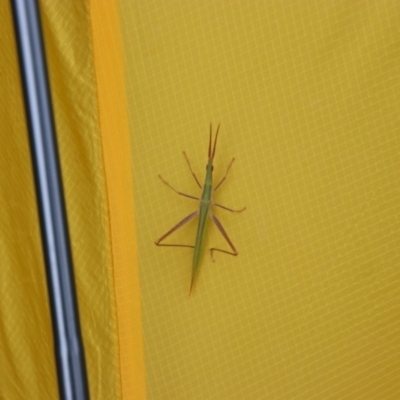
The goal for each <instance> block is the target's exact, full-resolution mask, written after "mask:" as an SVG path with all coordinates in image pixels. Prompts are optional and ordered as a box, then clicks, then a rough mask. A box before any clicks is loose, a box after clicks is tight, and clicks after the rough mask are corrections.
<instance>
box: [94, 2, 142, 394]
mask: <svg viewBox="0 0 400 400" xmlns="http://www.w3.org/2000/svg"><path fill="white" fill-rule="evenodd" d="M89 6H90V15H91V24H92V33H93V49H94V50H93V51H94V67H95V73H96V80H97V89H98V103H99V121H100V130H101V132H100V134H101V138H102V143H103V152H104V167H105V174H106V182H107V196H108V201H109V214H110V215H109V220H110V233H111V248H112V262H113V269H114V278H115V280H114V283H115V298H116V310H117V329H118V332H117V334H118V341H119V359H120V375H121V393H122V399H133V398H134V399H145V397H146V383H145V368H144V359H143V341H142V326H141V314H140V296H139V271H138V261H137V247H136V246H137V244H136V243H137V241H136V231H135V219H134V199H133V185H132V183H133V180H132V169H131V168H132V160H131V152H130V142H129V126H128V115H127V112H128V111H127V100H126V93H125V80H124V58H123V45H122V37H121V32H120V26H119V19H118V4H117V1H115V0H107V1H97V0H96V1H90V2H89Z"/></svg>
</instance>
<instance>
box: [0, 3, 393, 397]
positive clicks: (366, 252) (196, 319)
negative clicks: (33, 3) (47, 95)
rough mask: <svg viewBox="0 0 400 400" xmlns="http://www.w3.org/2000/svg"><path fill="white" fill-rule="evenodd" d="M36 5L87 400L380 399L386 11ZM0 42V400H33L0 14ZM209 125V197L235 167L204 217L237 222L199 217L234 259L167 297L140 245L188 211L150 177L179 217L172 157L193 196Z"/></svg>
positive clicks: (37, 334)
mask: <svg viewBox="0 0 400 400" xmlns="http://www.w3.org/2000/svg"><path fill="white" fill-rule="evenodd" d="M40 5H41V15H42V22H43V26H44V35H45V45H46V52H47V56H48V63H49V71H50V77H51V86H52V96H53V101H54V106H55V114H56V123H57V132H58V141H59V148H60V155H61V161H62V171H63V179H64V185H65V190H66V199H67V208H68V220H69V224H70V231H71V238H72V246H73V255H74V264H75V275H76V280H77V289H78V300H79V309H80V316H81V324H82V331H83V339H84V345H85V350H86V361H87V367H88V374H89V385H90V392H91V396H92V398H94V399H133V398H135V399H136V398H142V399H144V398H147V399H151V400H154V399H160V400H161V399H162V400H165V399H171V400H179V399H199V400H200V399H202V400H203V399H207V400H208V399H270V398H272V399H312V398H316V399H363V400H364V399H376V398H379V399H398V398H399V397H400V383H399V379H398V374H399V370H400V341H399V340H398V337H399V332H400V322H399V320H400V318H399V317H400V308H399V298H400V286H399V283H400V268H399V267H400V251H399V248H400V247H399V237H400V217H399V215H400V190H399V183H400V182H399V181H400V176H399V172H398V171H399V170H400V140H399V134H398V132H399V126H400V116H399V111H398V110H399V106H400V82H399V72H400V71H399V57H400V56H399V54H400V53H399V43H400V41H399V26H400V24H399V23H400V5H398V4H397V3H396V2H392V1H381V2H356V3H355V2H339V1H337V2H245V1H242V2H224V1H212V2H187V1H179V0H178V1H169V2H168V1H167V2H159V1H154V0H150V1H143V2H140V1H132V2H125V1H120V2H117V1H94V0H91V1H88V2H73V1H71V2H61V3H60V2H53V1H50V0H46V1H41V2H40ZM0 20H1V22H2V25H1V30H2V35H1V37H2V57H0V71H1V72H2V77H4V78H3V79H2V84H1V90H2V92H1V93H2V96H0V99H1V100H0V101H1V102H2V105H1V107H0V113H1V114H0V138H1V144H2V150H3V151H2V156H1V157H0V168H1V170H2V171H3V173H2V174H1V175H0V179H1V184H0V191H1V192H0V209H1V210H2V211H1V212H0V224H1V225H0V226H1V230H0V235H1V236H0V237H1V240H0V257H1V262H2V267H1V268H0V285H1V298H0V299H1V300H0V313H1V318H0V359H1V361H0V376H3V377H5V376H6V377H7V379H6V380H5V381H4V382H2V385H0V398H5V399H26V398H29V399H43V398H49V399H53V398H57V386H56V375H55V366H54V361H53V352H52V333H51V323H50V315H49V311H48V304H47V291H46V285H45V275H44V270H43V261H42V254H41V244H40V236H39V228H38V220H37V213H36V205H35V194H34V186H33V180H32V173H31V163H30V155H29V148H28V143H27V134H26V126H25V117H24V111H23V102H22V98H21V88H20V83H19V71H18V66H17V59H16V54H15V41H14V37H13V29H12V24H11V17H10V9H9V5H8V3H7V2H0ZM210 122H213V124H214V126H216V124H217V123H221V131H220V137H219V142H218V148H217V153H216V160H215V171H214V172H215V179H216V180H218V179H221V177H222V176H223V174H224V173H225V170H226V167H227V165H228V164H229V162H230V160H231V158H232V157H235V158H236V161H235V163H234V164H233V166H232V170H231V171H230V174H229V176H228V178H227V180H226V182H224V184H223V186H222V187H221V188H220V189H219V190H218V192H217V193H216V194H215V200H216V201H217V202H218V203H221V204H224V205H226V206H228V207H232V208H238V207H241V206H244V205H245V206H246V207H247V210H246V211H245V212H244V213H241V214H231V213H229V212H226V211H224V210H215V213H216V215H217V216H218V217H219V219H220V220H221V221H222V223H223V225H224V227H225V229H226V230H227V232H228V234H229V236H230V238H231V239H232V241H233V243H234V244H235V246H236V247H237V249H238V251H239V255H238V257H230V256H228V255H224V254H216V255H215V256H216V262H215V263H213V262H212V261H211V260H210V257H209V255H208V254H207V253H208V252H206V253H205V254H204V257H203V260H202V269H201V272H200V276H199V280H198V282H197V285H196V288H195V290H194V293H193V294H192V296H190V297H189V296H188V290H189V282H190V274H191V251H190V250H189V249H183V248H181V249H179V248H176V249H174V248H157V247H156V246H154V241H155V240H156V239H157V238H158V237H160V236H161V235H162V234H163V233H165V232H166V231H167V230H168V229H170V228H171V227H172V226H173V225H174V224H175V223H176V222H178V221H179V220H180V219H182V218H183V217H184V216H186V215H188V214H189V213H190V212H192V211H194V210H195V208H196V207H197V203H196V202H195V201H191V200H190V199H185V198H183V197H179V196H176V195H175V194H174V193H173V192H172V191H171V190H170V189H168V188H167V187H166V186H165V185H163V184H162V183H161V181H160V180H159V179H158V177H157V175H158V174H160V173H161V174H162V175H163V177H164V178H165V179H166V180H167V181H168V182H169V183H171V185H173V186H174V187H176V188H177V189H179V190H181V191H183V192H185V193H189V194H193V195H200V193H199V192H200V191H199V189H198V187H197V185H196V183H195V182H194V180H193V178H192V176H191V174H190V171H189V169H188V168H187V165H186V163H185V161H184V159H183V157H182V154H181V152H182V150H185V151H186V152H187V154H188V156H189V157H190V160H191V163H192V166H193V169H194V171H195V173H196V174H197V176H198V177H199V179H200V180H202V179H203V177H204V166H205V163H206V155H207V145H208V127H209V123H210ZM129 141H130V143H131V147H130V145H129ZM132 186H133V189H132ZM209 228H210V231H209V235H208V237H207V247H211V246H212V247H220V248H224V249H228V246H227V244H226V242H225V241H224V239H223V238H222V237H221V235H220V234H219V232H218V231H217V229H215V227H214V226H212V225H211V224H210V226H209ZM195 229H196V227H195V223H191V224H189V225H188V226H186V227H184V228H182V229H181V230H180V231H178V232H176V233H175V234H174V236H173V237H172V236H171V238H168V242H169V243H186V244H192V243H193V240H194V235H195ZM139 282H140V293H139ZM139 296H140V297H139ZM142 337H143V339H142Z"/></svg>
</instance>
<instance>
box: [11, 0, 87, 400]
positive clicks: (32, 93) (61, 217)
mask: <svg viewBox="0 0 400 400" xmlns="http://www.w3.org/2000/svg"><path fill="white" fill-rule="evenodd" d="M11 7H12V12H13V19H14V28H15V35H16V40H17V48H18V54H19V65H20V70H21V77H22V86H23V96H24V102H25V111H26V117H27V122H28V130H29V141H30V148H31V156H32V163H33V171H34V178H35V186H36V197H37V203H38V209H39V218H40V228H41V236H42V245H43V252H44V260H45V266H46V276H47V285H48V293H49V300H50V310H51V317H52V325H53V334H54V347H55V349H54V350H55V359H56V366H57V376H58V386H59V394H60V398H61V399H62V400H72V399H73V400H81V399H82V400H83V399H89V389H88V382H87V375H86V366H85V357H84V350H83V344H82V337H81V332H80V325H79V315H78V306H77V299H76V292H75V286H74V276H73V266H72V256H71V248H70V241H69V235H68V226H67V218H66V211H65V201H64V195H63V188H62V181H61V171H60V163H59V157H58V150H57V143H56V135H55V124H54V117H53V110H52V104H51V96H50V90H49V82H48V75H47V68H46V60H45V54H44V46H43V38H42V33H41V25H40V17H39V10H38V4H37V0H11ZM40 362H41V361H40V360H37V363H40Z"/></svg>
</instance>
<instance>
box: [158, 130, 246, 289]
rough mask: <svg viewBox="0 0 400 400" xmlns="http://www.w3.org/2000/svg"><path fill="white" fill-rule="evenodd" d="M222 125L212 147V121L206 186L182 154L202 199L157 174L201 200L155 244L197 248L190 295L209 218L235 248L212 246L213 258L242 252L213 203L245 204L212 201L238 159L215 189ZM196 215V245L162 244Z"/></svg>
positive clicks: (193, 197) (176, 191) (180, 193)
mask: <svg viewBox="0 0 400 400" xmlns="http://www.w3.org/2000/svg"><path fill="white" fill-rule="evenodd" d="M219 127H220V125H218V127H217V132H216V134H215V139H214V145H213V146H211V144H212V124H210V139H209V143H208V163H207V166H206V171H207V173H206V179H205V182H204V185H203V187H202V186H201V184H200V182H199V180H198V179H197V176H196V174H195V173H194V172H193V170H192V167H191V165H190V161H189V158H188V156H187V155H186V153H185V152H183V155H184V157H185V160H186V162H187V164H188V166H189V169H190V172H191V173H192V175H193V178H194V179H195V181H196V183H197V185H198V186H199V188H200V189H202V191H203V192H202V195H201V198H198V197H195V196H191V195H189V194H185V193H182V192H179V191H178V190H176V189H174V188H173V187H172V186H171V185H170V184H169V183H168V182H167V181H165V180H164V179H163V178H162V176H161V175H158V177H159V178H160V179H161V181H162V182H163V183H164V184H166V185H167V186H168V187H169V188H171V189H172V190H173V191H174V192H175V193H177V194H179V195H180V196H185V197H189V198H190V199H195V200H198V201H199V209H198V210H197V211H195V212H193V213H191V214H189V215H188V216H187V217H185V218H184V219H183V220H182V221H180V222H178V223H177V224H176V225H175V226H174V227H173V228H171V229H170V230H169V231H168V232H167V233H165V234H164V235H162V236H161V237H160V238H159V239H158V240H157V241H156V242H155V244H156V245H157V246H168V247H190V248H193V249H194V252H193V263H192V279H191V283H190V290H189V296H190V294H191V293H192V290H193V287H194V284H195V281H196V278H197V275H198V273H199V269H200V259H201V255H202V252H203V247H204V239H205V236H206V231H207V224H208V221H209V219H210V218H211V219H212V221H213V222H214V224H215V225H216V227H217V228H218V230H219V231H220V232H221V234H222V236H223V237H224V238H225V240H226V241H227V242H228V244H229V246H230V248H231V249H232V251H227V250H222V249H217V248H214V247H213V248H211V249H210V253H211V259H212V261H214V262H215V259H214V255H213V252H214V251H220V252H222V253H226V254H230V255H232V256H237V255H238V254H239V253H238V251H237V250H236V248H235V246H234V245H233V243H232V242H231V240H230V239H229V237H228V235H227V233H226V231H225V229H224V227H223V226H222V224H221V222H219V220H218V218H217V217H216V216H215V215H214V214H213V213H212V210H211V209H212V206H217V207H220V208H223V209H224V210H228V211H231V212H242V211H244V210H245V209H246V207H243V208H241V209H240V210H232V209H231V208H228V207H225V206H223V205H221V204H218V203H214V202H213V194H214V192H215V191H216V190H217V189H218V188H219V187H220V186H221V185H222V183H223V182H224V181H225V179H226V177H227V175H228V172H229V170H230V168H231V166H232V164H233V162H234V161H235V158H232V161H231V162H230V163H229V165H228V168H227V170H226V173H225V175H224V176H223V178H222V179H221V181H220V182H219V183H218V185H217V186H215V188H214V189H213V178H212V175H213V170H214V167H213V160H214V156H215V150H216V147H217V139H218V132H219ZM196 216H199V222H198V225H197V233H196V241H195V244H194V246H191V245H187V244H164V243H161V242H162V241H163V240H164V239H166V238H167V237H168V236H169V235H171V234H172V233H173V232H175V231H176V230H177V229H179V228H181V227H182V226H183V225H185V224H187V223H188V222H189V221H191V220H192V219H194V218H195V217H196Z"/></svg>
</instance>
